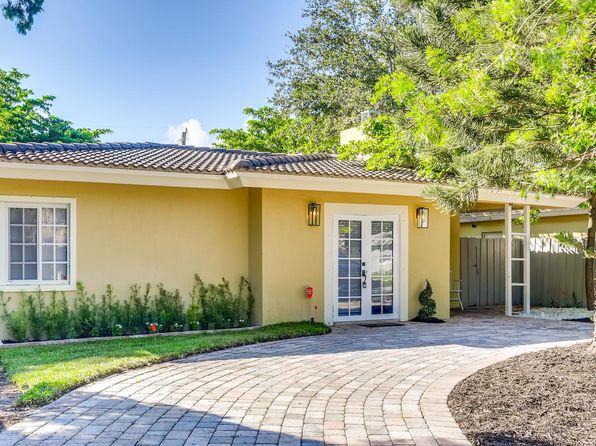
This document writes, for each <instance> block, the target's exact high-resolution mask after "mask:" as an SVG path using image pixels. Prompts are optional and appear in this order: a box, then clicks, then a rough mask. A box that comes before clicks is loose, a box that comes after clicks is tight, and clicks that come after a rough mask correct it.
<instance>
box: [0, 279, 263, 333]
mask: <svg viewBox="0 0 596 446" xmlns="http://www.w3.org/2000/svg"><path fill="white" fill-rule="evenodd" d="M190 298H191V303H190V306H189V307H188V309H185V306H184V303H183V302H182V297H181V295H180V292H179V291H178V290H174V291H169V290H167V289H166V288H165V287H164V286H163V285H161V284H160V285H158V286H157V289H156V292H155V294H154V295H152V294H151V285H149V284H147V285H146V286H145V288H141V287H140V286H138V285H134V286H132V287H131V288H130V295H129V296H128V299H127V300H125V301H123V302H120V301H118V299H117V298H116V297H115V296H114V291H113V288H112V286H111V285H107V287H106V291H105V293H104V294H102V296H101V298H100V299H99V301H98V300H97V299H96V297H95V295H94V294H89V293H88V292H87V290H86V288H85V286H84V285H83V284H82V283H81V282H79V283H77V290H76V295H75V297H74V304H73V307H72V308H69V306H68V303H67V299H66V296H65V294H64V293H62V296H61V298H58V295H57V293H56V292H53V293H51V296H50V299H49V302H48V303H47V304H46V302H45V300H44V299H45V298H44V295H43V293H42V292H41V290H39V291H37V292H36V293H34V294H32V295H25V294H22V295H21V298H20V301H19V307H18V309H17V310H13V311H9V310H8V306H7V304H8V302H9V300H10V299H5V298H4V296H3V295H2V294H1V293H0V304H1V305H2V311H3V314H2V319H3V320H4V321H5V322H6V325H7V327H8V330H9V331H10V334H11V336H12V337H13V338H14V339H15V340H17V341H25V340H27V339H28V335H29V338H30V339H33V340H36V341H38V340H41V339H44V338H47V339H65V338H68V337H75V338H83V337H92V336H120V335H123V334H139V333H152V332H153V333H155V332H173V331H182V330H184V329H185V326H186V327H188V328H189V329H191V330H196V329H199V328H203V329H219V328H235V327H246V326H248V325H249V321H250V315H251V311H252V307H253V305H254V298H253V296H252V291H251V289H250V285H249V283H248V280H247V279H246V278H244V277H243V278H241V280H240V284H239V287H238V292H237V294H234V293H233V292H232V291H231V290H230V284H229V282H228V281H227V280H225V279H222V281H221V283H219V284H217V285H215V284H208V285H205V284H204V283H203V281H202V280H201V278H200V277H199V276H198V275H195V281H194V285H193V288H192V291H191V293H190ZM152 327H153V328H154V329H153V330H152V329H151V328H152Z"/></svg>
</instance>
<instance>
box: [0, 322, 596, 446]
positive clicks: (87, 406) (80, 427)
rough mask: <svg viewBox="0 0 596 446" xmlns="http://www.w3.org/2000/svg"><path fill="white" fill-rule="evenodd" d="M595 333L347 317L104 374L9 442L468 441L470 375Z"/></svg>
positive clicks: (565, 325)
mask: <svg viewBox="0 0 596 446" xmlns="http://www.w3.org/2000/svg"><path fill="white" fill-rule="evenodd" d="M590 331H591V326H590V324H582V323H573V322H547V321H535V320H527V319H524V320H520V319H517V318H504V317H495V316H490V317H487V316H483V315H481V314H474V313H472V314H471V315H466V316H461V315H460V316H456V317H454V318H452V319H451V320H450V321H449V322H447V323H445V324H416V323H406V324H405V325H404V326H401V327H384V328H364V327H360V326H354V325H351V326H341V327H337V328H335V329H334V330H333V333H332V334H330V335H327V336H320V337H313V338H301V339H294V340H288V341H280V342H274V343H268V344H260V345H252V346H246V347H238V348H234V349H229V350H224V351H220V352H214V353H209V354H203V355H198V356H194V357H190V358H187V359H184V360H178V361H174V362H170V363H165V364H161V365H155V366H151V367H146V368H143V369H137V370H133V371H130V372H127V373H124V374H121V375H116V376H113V377H110V378H107V379H104V380H102V381H99V382H97V383H95V384H92V385H88V386H86V387H83V388H80V389H78V390H76V391H74V392H71V393H70V394H68V395H65V396H64V397H63V398H61V399H60V400H58V401H56V402H54V403H53V404H50V405H49V406H46V407H44V408H42V409H40V410H38V411H36V412H34V413H33V414H32V415H31V416H29V417H28V418H27V419H25V420H24V421H22V422H20V423H18V424H16V425H14V426H12V427H11V428H9V429H8V430H7V431H5V432H4V433H2V434H0V444H1V445H3V446H8V445H13V444H19V445H44V446H53V445H61V444H68V445H79V444H81V445H82V444H94V445H100V444H101V445H126V446H131V445H135V444H138V445H158V444H161V445H169V446H172V445H208V444H209V445H215V444H221V445H230V444H232V445H237V444H284V445H293V444H296V445H300V444H302V445H322V444H348V445H352V444H354V445H368V444H371V445H390V444H416V445H464V444H469V443H468V442H467V440H466V438H465V437H464V435H463V434H462V432H461V431H460V429H459V428H458V426H457V425H456V423H455V421H454V420H453V418H452V417H451V415H450V413H449V409H448V408H447V396H448V394H449V392H450V391H451V389H452V388H453V386H454V385H455V384H456V383H457V382H458V381H459V380H461V379H463V378H464V377H466V376H467V375H469V374H471V373H473V372H474V371H476V370H478V369H479V368H481V367H484V366H486V365H489V364H491V363H494V362H496V361H499V360H502V359H505V358H507V357H510V356H513V355H516V354H519V353H523V352H526V351H531V350H537V349H540V348H545V347H547V346H551V345H555V344H558V345H560V344H567V343H569V342H573V341H577V340H581V339H588V338H589V336H590Z"/></svg>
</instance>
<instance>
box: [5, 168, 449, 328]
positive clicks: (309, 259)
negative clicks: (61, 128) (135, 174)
mask: <svg viewBox="0 0 596 446" xmlns="http://www.w3.org/2000/svg"><path fill="white" fill-rule="evenodd" d="M0 195H23V196H48V197H65V198H75V199H76V203H77V215H76V220H77V235H76V250H77V253H76V254H77V264H76V267H77V277H76V279H77V280H80V281H82V282H83V283H84V284H85V285H86V287H87V288H88V290H89V291H90V292H91V293H95V294H96V295H101V294H102V293H103V292H104V290H105V286H106V285H107V284H108V283H110V284H112V285H113V287H114V291H115V294H116V296H118V297H126V296H127V295H128V291H129V287H130V286H131V285H132V284H135V283H138V284H144V283H147V282H151V283H153V284H157V283H160V282H161V283H163V284H164V285H165V286H166V287H168V288H171V289H173V288H177V289H179V290H180V291H181V293H182V295H183V296H184V297H185V298H187V299H188V293H189V291H190V288H191V286H192V280H193V275H194V274H195V273H199V274H200V275H201V277H202V278H203V279H204V280H205V281H207V282H217V281H219V280H220V279H221V277H226V278H227V279H228V280H230V281H231V282H232V284H235V283H237V281H238V279H239V278H240V276H241V275H245V276H246V275H248V277H249V278H250V281H251V285H252V288H253V292H254V294H255V298H256V305H255V311H254V316H253V322H255V323H263V324H269V323H274V322H279V321H287V320H304V319H307V318H310V317H315V318H316V319H317V320H319V321H322V320H324V302H323V295H324V294H323V293H324V260H325V259H324V235H325V232H324V229H325V228H324V215H323V216H322V218H321V222H322V224H321V226H319V227H309V226H308V225H307V215H306V210H307V204H308V203H309V202H311V201H315V202H318V203H322V204H323V213H325V203H355V204H379V205H400V206H407V207H408V211H407V215H408V234H409V239H408V246H409V251H408V284H409V289H408V302H409V304H408V305H409V311H408V317H409V318H412V317H414V316H415V315H416V314H417V311H418V308H419V303H418V294H419V293H420V291H421V290H422V287H423V285H424V280H425V279H428V280H429V281H430V282H431V284H432V286H433V289H434V297H435V300H436V301H437V315H438V317H441V318H447V317H449V294H448V292H449V268H450V262H451V261H452V260H451V259H450V217H449V216H447V215H443V214H441V213H440V212H439V211H438V210H436V209H435V208H433V207H432V206H431V205H430V204H429V203H424V202H422V201H421V200H419V199H416V198H413V197H400V196H387V195H370V194H352V193H331V192H311V191H291V190H278V189H262V190H261V189H250V190H249V189H237V190H215V189H190V188H167V187H147V186H128V185H109V184H96V183H75V182H52V181H30V180H27V181H24V180H23V181H21V180H5V179H0ZM419 206H425V207H429V208H430V227H429V229H417V228H416V224H415V209H416V208H417V207H419ZM307 285H310V286H313V287H314V290H315V293H314V299H313V300H312V301H311V302H310V303H309V301H308V300H307V299H306V298H305V286H307ZM329 298H330V299H332V298H333V296H329ZM14 303H15V302H14V300H13V304H14ZM315 305H316V306H317V309H316V310H315V308H314V307H315ZM1 325H3V324H0V338H2V337H6V336H7V334H6V331H5V330H4V328H3V327H1Z"/></svg>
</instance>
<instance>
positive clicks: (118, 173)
mask: <svg viewBox="0 0 596 446" xmlns="http://www.w3.org/2000/svg"><path fill="white" fill-rule="evenodd" d="M0 178H8V179H27V180H49V181H76V182H85V183H108V184H132V185H142V186H166V187H189V188H208V189H237V188H240V187H262V188H271V189H292V190H313V191H329V192H352V193H367V194H380V195H400V196H410V197H421V196H422V194H423V191H424V189H425V188H426V187H427V186H428V185H429V184H431V183H430V182H429V183H413V182H400V181H386V180H371V179H362V178H335V177H323V176H310V175H286V174H272V173H262V172H229V173H227V174H225V175H215V174H214V175H208V174H200V173H188V172H187V173H180V172H161V171H149V170H134V169H125V168H109V167H95V166H94V167H89V166H68V165H57V164H38V163H11V162H0ZM478 201H479V202H486V203H514V204H529V205H533V206H544V207H556V208H571V207H575V206H577V205H579V204H580V203H582V202H583V201H585V198H582V197H573V196H568V195H555V196H551V195H544V196H542V197H538V196H537V195H532V194H529V195H528V196H527V197H525V198H524V197H522V196H521V195H520V193H519V192H515V191H508V190H488V189H481V190H480V191H479V199H478Z"/></svg>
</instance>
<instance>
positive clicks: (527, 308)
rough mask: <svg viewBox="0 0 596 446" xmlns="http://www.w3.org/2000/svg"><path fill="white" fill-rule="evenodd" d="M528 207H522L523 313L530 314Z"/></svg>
mask: <svg viewBox="0 0 596 446" xmlns="http://www.w3.org/2000/svg"><path fill="white" fill-rule="evenodd" d="M530 237H531V232H530V206H529V205H525V206H524V259H525V260H524V283H525V284H526V286H525V287H524V313H526V314H529V313H530V298H531V294H530V291H531V290H530Z"/></svg>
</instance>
